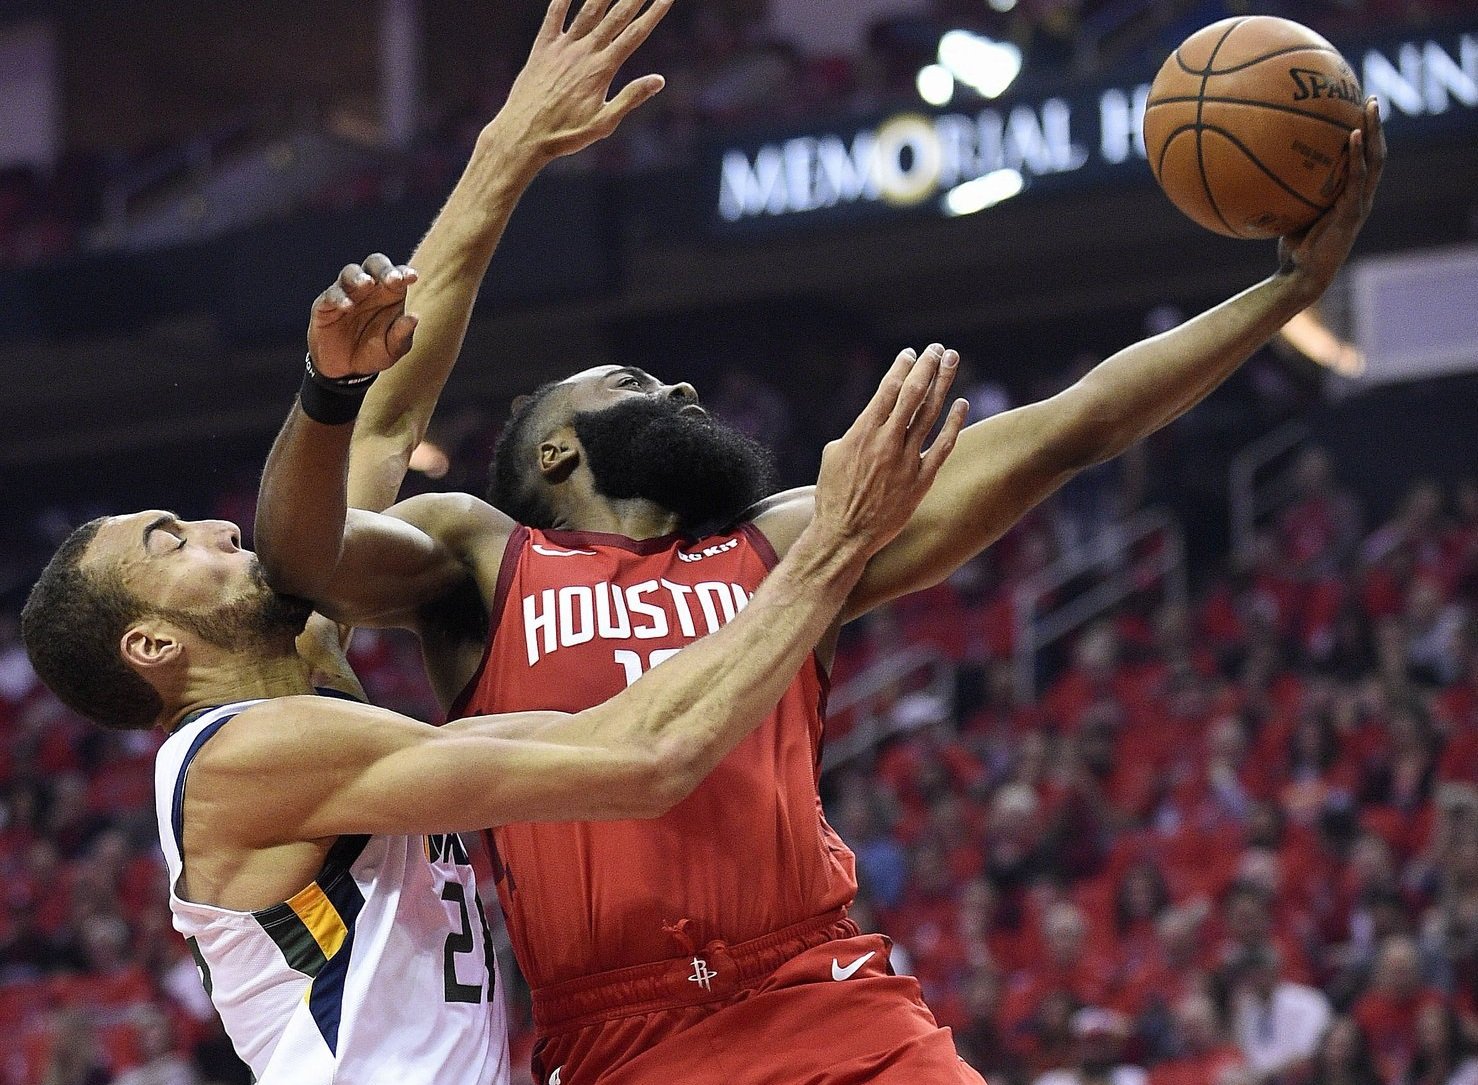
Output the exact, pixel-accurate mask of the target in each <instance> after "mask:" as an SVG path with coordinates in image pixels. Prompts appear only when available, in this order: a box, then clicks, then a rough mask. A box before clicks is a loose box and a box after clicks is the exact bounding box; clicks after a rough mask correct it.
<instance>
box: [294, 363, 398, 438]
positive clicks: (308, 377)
mask: <svg viewBox="0 0 1478 1085" xmlns="http://www.w3.org/2000/svg"><path fill="white" fill-rule="evenodd" d="M378 376H379V374H378V373H369V374H366V375H364V376H355V377H340V378H338V379H335V378H333V377H325V376H324V375H323V374H322V373H320V372H318V370H317V369H314V368H313V356H312V355H309V356H308V364H307V366H306V367H305V369H304V371H303V384H302V387H301V388H299V389H298V405H299V406H301V407H302V408H303V413H304V414H306V415H307V416H308V417H309V418H311V419H313V421H315V422H321V423H322V424H323V425H325V426H342V425H343V424H344V423H346V422H353V421H354V419H355V418H357V417H359V408H360V406H361V405H362V404H363V403H364V397H365V393H367V392H368V391H369V389H370V385H372V384H374V383H375V378H376V377H378Z"/></svg>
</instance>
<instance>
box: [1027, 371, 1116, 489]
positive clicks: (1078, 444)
mask: <svg viewBox="0 0 1478 1085" xmlns="http://www.w3.org/2000/svg"><path fill="white" fill-rule="evenodd" d="M1058 400H1059V401H1060V405H1059V410H1060V414H1059V422H1058V425H1056V426H1054V427H1053V428H1052V430H1051V431H1050V435H1049V436H1048V437H1047V440H1046V447H1045V448H1044V454H1045V455H1046V457H1047V458H1048V459H1050V460H1051V466H1052V467H1053V469H1054V471H1055V472H1056V473H1059V474H1072V473H1074V472H1077V471H1082V470H1084V469H1086V468H1089V467H1092V466H1094V465H1095V464H1100V463H1103V462H1104V461H1105V460H1111V459H1113V458H1114V457H1115V456H1117V455H1119V454H1120V453H1121V452H1123V451H1124V450H1125V449H1126V448H1128V446H1129V445H1130V444H1132V443H1133V437H1132V436H1127V435H1126V432H1125V426H1124V424H1123V420H1122V419H1121V418H1120V417H1119V412H1117V411H1116V410H1114V406H1113V403H1112V402H1111V400H1110V399H1109V398H1108V397H1106V396H1103V395H1099V394H1096V390H1095V389H1094V388H1093V387H1092V386H1091V382H1090V381H1089V379H1087V378H1085V379H1084V380H1083V381H1080V382H1079V383H1078V384H1077V385H1075V386H1074V387H1072V388H1070V389H1068V390H1067V391H1066V392H1064V393H1062V394H1061V395H1060V396H1058Z"/></svg>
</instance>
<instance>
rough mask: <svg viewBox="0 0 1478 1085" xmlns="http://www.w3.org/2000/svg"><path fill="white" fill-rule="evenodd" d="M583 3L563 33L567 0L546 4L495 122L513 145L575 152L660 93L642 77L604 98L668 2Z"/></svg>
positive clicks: (653, 81) (547, 153) (548, 153)
mask: <svg viewBox="0 0 1478 1085" xmlns="http://www.w3.org/2000/svg"><path fill="white" fill-rule="evenodd" d="M645 4H646V0H617V2H616V3H615V4H614V5H612V4H611V0H584V3H583V4H581V5H580V10H579V11H578V12H577V13H576V14H575V18H574V19H573V21H571V22H570V25H569V27H568V28H566V27H565V22H566V20H567V19H568V18H569V12H570V6H571V0H553V2H552V3H550V5H549V10H548V12H547V13H546V14H545V16H544V25H543V26H542V27H541V28H540V30H539V36H538V37H537V38H536V39H535V41H534V48H533V51H532V52H530V53H529V59H528V63H527V64H525V65H524V69H523V71H521V72H520V73H519V75H518V78H517V79H516V80H514V83H513V89H512V90H511V91H509V94H508V103H507V104H506V105H505V106H504V107H503V110H502V112H500V113H499V114H498V119H497V120H496V121H495V122H494V123H495V124H498V125H501V126H512V129H513V132H514V135H515V142H516V143H517V144H519V145H523V146H529V147H533V148H536V149H537V153H538V155H539V156H540V157H541V158H543V159H545V160H548V159H554V158H558V157H560V156H561V155H570V154H574V153H575V152H577V151H581V150H584V149H585V148H586V147H588V146H590V145H591V144H592V143H595V142H596V141H597V140H601V139H604V138H606V137H607V136H609V135H610V134H611V133H612V132H614V131H615V130H616V126H617V125H619V124H620V123H621V122H622V121H623V120H624V119H625V118H626V117H627V115H628V114H630V113H631V112H632V111H633V110H635V109H636V108H638V107H639V106H641V105H642V104H643V103H644V102H647V101H648V100H650V99H651V98H652V97H653V96H654V95H656V94H657V92H658V91H660V90H661V89H662V87H663V86H664V84H665V80H664V79H663V78H662V77H661V76H660V75H645V76H642V77H641V78H640V79H636V80H633V81H632V82H630V83H628V84H627V85H626V86H625V87H623V88H622V89H621V91H620V93H618V94H617V95H616V97H615V98H613V99H611V100H610V101H607V100H606V96H607V95H608V94H609V93H610V91H611V82H612V81H613V80H614V79H615V78H616V73H617V72H618V71H619V70H620V69H621V66H622V65H623V64H625V63H626V61H628V60H630V59H631V55H632V54H633V53H635V52H636V50H637V49H638V48H639V47H640V46H641V44H642V42H644V41H646V40H647V38H648V37H650V36H651V33H652V31H653V30H655V29H656V28H657V24H658V23H660V22H661V21H662V19H663V17H664V16H666V14H667V13H668V11H670V10H671V9H672V4H673V0H654V2H653V3H652V4H651V6H650V7H648V8H647V9H646V11H645V12H643V11H642V8H643V6H644V5H645Z"/></svg>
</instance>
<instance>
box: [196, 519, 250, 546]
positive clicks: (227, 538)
mask: <svg viewBox="0 0 1478 1085" xmlns="http://www.w3.org/2000/svg"><path fill="white" fill-rule="evenodd" d="M194 527H195V529H196V530H197V531H199V532H200V533H201V534H202V535H203V536H204V537H205V538H206V539H207V540H208V541H209V542H210V543H211V544H212V545H214V546H218V547H220V548H221V549H222V550H240V549H241V528H239V527H237V526H236V525H235V524H233V523H232V522H231V521H230V520H197V521H196V522H195V524H194Z"/></svg>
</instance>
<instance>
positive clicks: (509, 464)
mask: <svg viewBox="0 0 1478 1085" xmlns="http://www.w3.org/2000/svg"><path fill="white" fill-rule="evenodd" d="M561 383H563V382H561V381H549V382H548V383H547V384H541V385H540V386H539V387H538V388H535V389H534V390H533V391H532V392H530V393H529V394H528V395H526V396H521V397H519V398H518V399H516V400H514V402H513V410H512V412H511V413H510V414H509V415H508V421H507V422H506V423H505V424H504V426H503V432H502V433H501V434H499V435H498V443H497V445H496V446H495V447H494V448H493V462H492V465H491V466H490V467H489V468H488V490H487V499H488V503H489V504H490V505H492V506H494V507H495V508H498V509H501V510H502V511H503V512H505V513H507V514H508V515H509V516H511V517H513V519H515V520H517V521H518V522H519V523H520V524H526V525H527V526H529V527H540V528H543V527H553V526H554V513H553V510H551V509H550V508H549V506H548V504H547V503H546V502H545V501H544V499H543V497H542V496H541V495H540V493H539V490H538V487H536V486H535V485H534V482H533V474H532V470H531V465H532V463H533V458H534V455H533V449H534V443H535V442H536V441H537V440H538V439H539V438H540V436H541V434H539V433H538V432H537V430H536V428H535V422H536V421H537V420H538V417H539V413H540V408H542V407H543V406H544V404H545V403H547V402H548V401H549V399H550V398H551V397H552V396H553V395H554V392H555V389H557V388H558V387H559V386H560V384H561Z"/></svg>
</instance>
